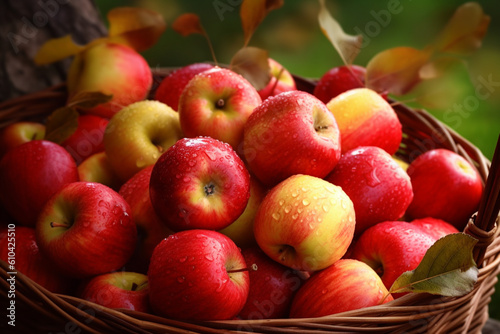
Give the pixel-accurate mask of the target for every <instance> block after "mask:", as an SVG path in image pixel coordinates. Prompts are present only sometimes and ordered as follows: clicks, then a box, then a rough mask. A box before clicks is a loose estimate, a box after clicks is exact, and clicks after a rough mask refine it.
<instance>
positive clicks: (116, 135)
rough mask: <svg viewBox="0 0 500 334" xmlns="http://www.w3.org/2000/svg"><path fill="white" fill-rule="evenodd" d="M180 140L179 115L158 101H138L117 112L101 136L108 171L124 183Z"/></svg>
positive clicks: (181, 135)
mask: <svg viewBox="0 0 500 334" xmlns="http://www.w3.org/2000/svg"><path fill="white" fill-rule="evenodd" d="M182 137H183V134H182V131H181V128H180V123H179V115H178V114H177V113H176V112H175V111H173V110H172V108H170V107H169V106H167V105H166V104H164V103H161V102H158V101H148V100H146V101H139V102H136V103H133V104H131V105H129V106H127V107H125V108H123V109H122V110H120V111H119V112H118V113H117V114H116V115H115V116H113V118H112V119H111V120H110V121H109V124H108V127H107V128H106V132H105V133H104V149H105V152H106V155H107V156H108V160H109V163H110V164H111V167H112V168H113V170H114V171H115V173H116V174H117V175H118V177H119V178H120V179H121V180H122V181H123V182H125V181H127V180H128V179H129V178H131V177H132V176H133V175H134V174H135V173H137V172H138V171H140V170H141V169H143V168H144V167H146V166H149V165H153V164H154V163H155V162H156V160H158V158H159V157H160V155H161V154H162V153H163V152H164V151H166V150H167V149H168V148H169V147H170V146H172V145H173V144H174V143H175V142H176V141H177V140H179V139H180V138H182Z"/></svg>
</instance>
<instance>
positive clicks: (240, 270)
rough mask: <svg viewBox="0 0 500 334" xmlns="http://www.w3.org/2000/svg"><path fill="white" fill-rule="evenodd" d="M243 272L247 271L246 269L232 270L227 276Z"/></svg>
mask: <svg viewBox="0 0 500 334" xmlns="http://www.w3.org/2000/svg"><path fill="white" fill-rule="evenodd" d="M244 271H249V270H248V268H242V269H234V270H228V271H227V273H228V274H234V273H242V272H244Z"/></svg>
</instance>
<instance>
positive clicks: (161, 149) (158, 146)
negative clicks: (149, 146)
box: [156, 145, 163, 153]
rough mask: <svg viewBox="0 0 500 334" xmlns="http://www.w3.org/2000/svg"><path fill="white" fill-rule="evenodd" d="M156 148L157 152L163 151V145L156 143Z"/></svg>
mask: <svg viewBox="0 0 500 334" xmlns="http://www.w3.org/2000/svg"><path fill="white" fill-rule="evenodd" d="M156 148H157V149H158V152H160V153H163V146H161V145H156Z"/></svg>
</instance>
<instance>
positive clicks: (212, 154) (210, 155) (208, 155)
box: [204, 151, 217, 161]
mask: <svg viewBox="0 0 500 334" xmlns="http://www.w3.org/2000/svg"><path fill="white" fill-rule="evenodd" d="M204 153H205V155H206V156H207V157H208V158H209V159H210V160H212V161H215V160H217V156H216V155H215V153H214V152H212V151H205V152H204Z"/></svg>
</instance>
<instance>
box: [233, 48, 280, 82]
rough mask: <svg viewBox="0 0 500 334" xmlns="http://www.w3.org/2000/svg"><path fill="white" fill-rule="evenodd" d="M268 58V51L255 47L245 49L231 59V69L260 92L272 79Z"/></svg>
mask: <svg viewBox="0 0 500 334" xmlns="http://www.w3.org/2000/svg"><path fill="white" fill-rule="evenodd" d="M268 57H269V54H268V52H267V51H266V50H263V49H260V48H256V47H253V46H247V47H243V48H242V49H240V50H239V51H238V52H236V54H235V55H234V56H233V58H232V59H231V64H230V69H231V70H232V71H234V72H236V73H239V74H240V75H242V76H243V77H244V78H245V79H247V80H248V81H249V82H250V83H251V84H252V86H254V87H255V89H257V90H260V89H262V88H264V87H266V85H267V84H268V83H269V80H270V79H271V69H270V68H269V62H268Z"/></svg>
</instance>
